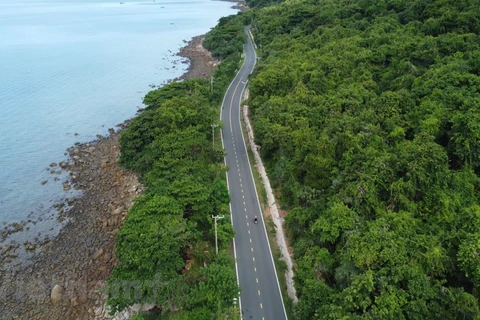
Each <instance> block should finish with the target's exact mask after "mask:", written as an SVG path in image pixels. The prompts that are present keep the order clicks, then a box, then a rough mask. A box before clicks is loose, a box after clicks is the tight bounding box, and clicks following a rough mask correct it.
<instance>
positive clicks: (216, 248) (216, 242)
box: [212, 216, 225, 255]
mask: <svg viewBox="0 0 480 320" xmlns="http://www.w3.org/2000/svg"><path fill="white" fill-rule="evenodd" d="M212 218H213V219H214V220H215V252H216V253H217V255H218V239H217V220H218V219H223V218H225V216H212Z"/></svg>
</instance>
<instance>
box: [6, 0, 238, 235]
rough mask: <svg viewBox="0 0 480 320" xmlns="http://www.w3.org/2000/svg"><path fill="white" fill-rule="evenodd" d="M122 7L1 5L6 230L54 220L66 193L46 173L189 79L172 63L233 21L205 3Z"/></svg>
mask: <svg viewBox="0 0 480 320" xmlns="http://www.w3.org/2000/svg"><path fill="white" fill-rule="evenodd" d="M122 1H123V2H125V3H124V4H121V3H120V2H119V1H102V0H97V1H94V0H84V1H79V0H77V1H74V0H2V1H0V111H1V116H0V226H1V223H12V222H18V221H21V220H25V219H27V216H28V215H29V214H30V213H31V212H33V214H32V215H34V216H36V217H37V218H38V216H42V215H47V214H51V212H52V210H51V205H52V204H53V203H55V201H58V200H61V199H63V198H65V197H66V196H68V194H66V193H65V192H63V191H62V185H61V182H63V181H65V179H64V178H65V177H64V176H61V177H62V179H61V180H60V181H59V182H54V181H53V178H54V176H53V175H51V174H50V173H49V171H47V170H46V167H48V165H49V164H50V163H51V162H59V161H62V160H65V159H66V156H65V155H64V153H65V149H66V148H68V147H70V146H71V145H73V144H74V143H75V142H77V141H81V142H85V141H90V140H93V139H95V136H96V135H97V134H106V133H107V130H108V128H111V127H114V126H115V125H116V124H118V123H121V122H123V121H124V120H125V119H128V118H131V117H132V116H134V115H135V113H136V111H137V109H138V108H139V107H141V106H142V104H141V102H142V98H143V97H144V95H145V94H146V93H147V92H148V91H149V90H150V87H149V84H157V85H158V84H161V83H165V82H166V81H167V80H168V79H172V78H175V77H178V76H180V75H181V74H182V73H184V71H185V69H186V67H187V65H185V64H182V63H180V62H181V60H182V59H181V58H179V57H176V56H174V55H173V53H176V52H177V51H178V49H179V48H180V47H181V46H183V45H184V42H183V40H189V39H190V38H191V37H193V36H195V35H199V34H203V33H205V32H207V31H208V30H210V28H211V27H213V26H214V25H215V24H216V23H217V21H218V19H219V18H220V17H222V16H226V15H229V14H233V13H235V12H236V10H233V9H231V8H230V7H231V5H232V4H231V3H228V2H218V1H209V0H193V1H192V0H189V1H186V0H176V1H162V0H155V1H131V0H122ZM174 63H175V64H174ZM173 66H175V68H173ZM44 180H48V183H47V184H45V185H42V184H41V182H42V181H44Z"/></svg>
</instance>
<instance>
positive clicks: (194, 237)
mask: <svg viewBox="0 0 480 320" xmlns="http://www.w3.org/2000/svg"><path fill="white" fill-rule="evenodd" d="M219 25H220V26H222V28H223V29H222V30H223V31H222V32H220V33H218V32H215V30H212V32H210V33H209V34H208V35H207V36H206V39H205V46H206V47H207V48H208V49H210V50H211V51H212V52H213V54H214V55H215V56H217V57H219V58H221V59H222V61H223V62H222V63H221V65H220V66H218V67H217V68H216V69H215V71H214V74H213V75H214V79H215V81H214V84H213V88H212V86H211V83H210V80H209V79H193V80H186V81H183V82H175V83H171V84H169V85H166V86H164V87H162V88H159V89H157V90H154V91H151V92H149V93H148V94H147V95H146V96H145V99H144V103H145V105H147V108H146V109H145V111H143V112H142V113H141V114H140V115H139V116H138V117H136V118H134V119H133V120H132V121H131V123H130V124H129V125H128V128H127V129H125V130H124V131H123V132H122V134H121V137H120V146H121V156H120V160H119V161H120V164H121V165H122V166H123V167H124V168H127V169H129V170H133V171H135V172H137V173H138V174H139V176H140V179H141V182H142V183H143V184H144V186H145V192H144V195H142V196H141V197H139V198H137V199H135V203H134V205H133V206H132V208H131V209H130V210H129V212H128V214H127V219H126V220H125V222H124V225H123V226H122V228H121V229H120V230H119V232H118V233H117V235H116V242H115V254H116V256H117V258H118V260H119V264H118V265H117V266H116V267H115V268H114V270H113V272H112V274H111V276H110V278H109V280H108V291H107V293H108V301H107V304H108V305H109V306H110V307H111V311H112V313H114V312H116V311H121V310H124V309H125V308H127V307H128V306H132V305H134V304H154V305H156V308H155V309H154V310H153V311H152V312H150V313H147V314H137V315H136V316H135V317H134V319H172V320H173V319H182V320H183V319H192V320H212V319H213V320H215V319H222V320H223V319H236V318H238V310H237V309H235V306H234V304H233V299H234V298H238V291H239V288H238V285H237V279H236V274H235V268H234V260H233V257H232V253H231V252H230V251H229V250H230V249H229V248H230V247H231V242H232V238H233V236H234V230H233V227H232V225H231V220H230V212H229V207H228V204H229V202H230V200H229V195H228V189H227V185H226V181H225V179H226V178H225V172H226V168H225V165H224V162H223V158H224V152H223V149H222V147H221V143H220V142H219V140H220V139H219V128H217V129H216V130H212V125H215V124H219V106H220V102H221V99H222V98H223V93H224V92H225V90H226V88H227V86H228V85H229V83H230V81H231V80H232V79H233V76H234V75H235V70H236V69H237V68H238V67H239V64H240V62H241V61H240V60H241V59H240V58H241V52H242V45H243V43H244V33H243V25H244V22H243V20H242V18H241V17H237V16H231V17H228V18H223V19H221V21H220V24H219ZM212 134H213V135H217V139H216V140H217V142H218V143H217V144H215V145H213V146H212V141H213V140H214V139H213V138H214V137H213V136H212ZM212 215H224V216H225V219H223V220H219V221H218V244H219V254H218V255H216V254H215V238H214V221H213V219H212Z"/></svg>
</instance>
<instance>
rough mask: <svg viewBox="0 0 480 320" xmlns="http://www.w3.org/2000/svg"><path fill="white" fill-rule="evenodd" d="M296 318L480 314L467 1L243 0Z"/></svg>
mask: <svg viewBox="0 0 480 320" xmlns="http://www.w3.org/2000/svg"><path fill="white" fill-rule="evenodd" d="M249 4H250V5H251V6H253V7H255V8H254V9H253V10H251V11H249V12H248V13H247V15H248V19H249V21H250V23H252V25H253V33H254V36H255V41H256V43H257V45H258V48H259V55H260V61H259V64H258V65H257V69H256V72H255V74H254V75H253V76H252V78H251V81H250V99H249V101H248V104H249V106H250V108H251V112H252V120H253V122H254V129H255V136H256V143H258V144H259V145H260V146H261V153H262V157H263V159H264V161H265V162H266V164H267V168H268V174H269V177H270V179H271V181H272V183H273V184H274V186H275V188H276V190H277V192H278V200H279V201H280V202H281V204H282V207H283V209H285V210H287V212H288V216H287V218H286V226H287V229H288V237H289V239H290V242H291V245H292V246H293V249H294V260H295V286H296V289H297V294H298V298H299V302H298V304H297V305H296V306H295V307H294V314H295V316H296V318H297V319H360V318H362V319H480V312H479V298H480V202H479V200H480V199H479V196H480V194H479V191H480V179H479V174H480V36H479V34H480V3H479V2H478V0H476V1H474V0H455V1H454V0H408V1H407V0H375V1H373V0H358V1H354V0H336V1H333V0H287V1H285V2H282V3H276V2H275V1H274V2H271V1H266V0H252V1H250V2H249Z"/></svg>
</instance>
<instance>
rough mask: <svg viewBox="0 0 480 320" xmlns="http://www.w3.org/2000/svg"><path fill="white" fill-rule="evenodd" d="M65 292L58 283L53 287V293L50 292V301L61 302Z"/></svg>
mask: <svg viewBox="0 0 480 320" xmlns="http://www.w3.org/2000/svg"><path fill="white" fill-rule="evenodd" d="M64 292H65V290H64V289H63V288H62V287H61V286H59V285H58V284H56V285H55V286H54V287H53V289H52V293H51V294H50V301H52V303H53V304H57V303H59V302H60V301H61V300H62V296H63V293H64Z"/></svg>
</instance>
